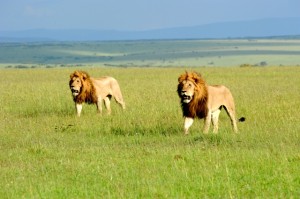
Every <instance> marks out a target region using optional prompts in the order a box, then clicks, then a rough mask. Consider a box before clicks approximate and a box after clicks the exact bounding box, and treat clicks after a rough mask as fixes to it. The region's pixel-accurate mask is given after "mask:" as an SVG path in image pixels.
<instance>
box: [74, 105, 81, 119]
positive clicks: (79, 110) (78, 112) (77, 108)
mask: <svg viewBox="0 0 300 199" xmlns="http://www.w3.org/2000/svg"><path fill="white" fill-rule="evenodd" d="M75 108H76V112H77V116H78V117H80V114H81V110H82V104H77V103H75Z"/></svg>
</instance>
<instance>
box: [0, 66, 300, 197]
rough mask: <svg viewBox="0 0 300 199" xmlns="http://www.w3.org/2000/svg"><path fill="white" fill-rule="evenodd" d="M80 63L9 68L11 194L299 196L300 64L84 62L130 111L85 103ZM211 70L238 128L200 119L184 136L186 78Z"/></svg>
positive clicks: (6, 130) (4, 161)
mask: <svg viewBox="0 0 300 199" xmlns="http://www.w3.org/2000/svg"><path fill="white" fill-rule="evenodd" d="M75 69H78V68H55V69H26V70H16V69H1V74H2V78H1V79H0V92H1V95H0V103H1V106H0V111H1V115H0V125H1V128H0V134H1V141H0V143H1V144H0V166H1V167H0V169H1V172H0V179H1V181H0V187H1V188H0V194H1V197H3V198H204V197H208V198H256V197H258V198H272V197H273V198H274V197H276V198H278V197H279V198H297V197H298V196H299V195H300V188H299V187H300V177H299V176H300V170H299V164H300V135H299V132H300V121H299V118H300V113H299V110H298V109H299V107H300V100H299V99H300V87H299V85H300V78H299V74H300V68H299V67H251V68H237V67H226V68H212V67H211V68H203V67H199V68H101V67H99V68H96V67H95V68H79V69H83V70H86V71H88V72H89V73H90V75H92V76H102V75H111V76H114V77H115V78H116V79H117V80H118V81H119V83H120V86H121V89H122V92H123V96H124V99H125V102H126V106H127V108H126V110H125V111H123V110H121V108H120V107H118V105H117V104H116V103H112V115H110V116H108V115H106V114H105V111H104V114H103V115H102V116H100V115H97V114H96V108H95V106H91V105H85V106H84V107H83V112H82V116H81V118H77V117H76V116H75V110H74V104H73V101H72V98H71V94H70V91H69V88H68V80H69V75H70V73H72V72H73V71H74V70H75ZM185 70H195V71H198V72H201V73H202V74H203V76H204V77H205V79H206V80H207V82H208V83H209V84H225V85H226V86H228V87H229V88H230V89H231V91H232V93H233V95H234V97H235V102H236V107H237V114H238V116H239V117H240V116H245V117H246V118H247V119H246V122H245V123H240V124H239V129H240V132H239V134H234V133H232V131H231V127H230V122H229V119H228V118H227V116H226V114H225V113H223V114H221V118H220V120H221V121H220V131H219V134H217V135H213V134H212V133H210V134H208V135H203V134H202V133H201V128H202V125H203V121H195V123H194V125H193V126H192V127H191V129H190V131H191V132H190V135H189V136H183V133H182V125H183V118H182V114H181V110H180V105H179V99H178V96H177V94H176V86H177V77H178V76H179V75H180V74H181V73H182V72H184V71H185Z"/></svg>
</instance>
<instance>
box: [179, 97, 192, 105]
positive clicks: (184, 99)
mask: <svg viewBox="0 0 300 199" xmlns="http://www.w3.org/2000/svg"><path fill="white" fill-rule="evenodd" d="M181 100H182V102H184V103H189V102H190V101H191V100H192V96H189V95H181Z"/></svg>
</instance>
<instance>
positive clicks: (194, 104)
mask: <svg viewBox="0 0 300 199" xmlns="http://www.w3.org/2000/svg"><path fill="white" fill-rule="evenodd" d="M177 93H178V95H179V97H180V99H181V104H182V110H183V114H184V116H187V117H195V116H198V117H200V118H203V117H204V116H205V115H206V113H207V106H206V105H207V104H206V103H207V97H208V92H207V86H206V83H205V81H204V79H203V78H202V76H201V75H200V74H198V73H196V72H185V73H184V74H182V75H180V76H179V78H178V86H177Z"/></svg>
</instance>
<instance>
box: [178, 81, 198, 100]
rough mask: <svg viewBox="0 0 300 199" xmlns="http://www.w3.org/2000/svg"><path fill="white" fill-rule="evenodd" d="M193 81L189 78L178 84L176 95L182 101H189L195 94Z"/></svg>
mask: <svg viewBox="0 0 300 199" xmlns="http://www.w3.org/2000/svg"><path fill="white" fill-rule="evenodd" d="M195 87H196V86H195V82H193V81H191V80H183V81H182V82H180V83H179V85H178V95H179V97H180V98H181V101H182V103H186V104H188V103H190V102H191V101H192V99H193V97H194V94H195Z"/></svg>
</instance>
